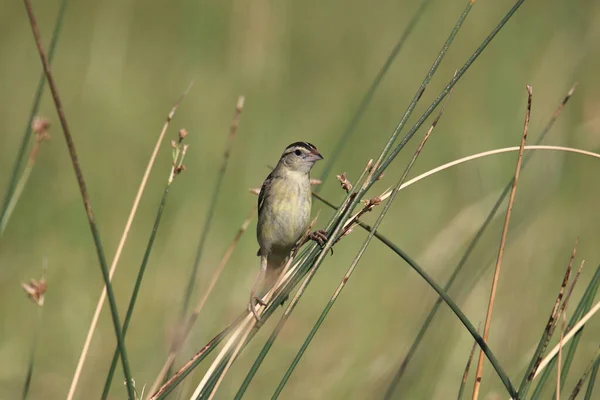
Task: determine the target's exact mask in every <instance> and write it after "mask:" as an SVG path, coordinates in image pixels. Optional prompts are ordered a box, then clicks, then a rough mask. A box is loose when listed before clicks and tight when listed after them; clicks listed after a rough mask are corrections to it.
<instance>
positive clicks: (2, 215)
mask: <svg viewBox="0 0 600 400" xmlns="http://www.w3.org/2000/svg"><path fill="white" fill-rule="evenodd" d="M66 9H67V0H62V1H61V3H60V8H59V10H58V16H57V17H56V22H55V23H54V28H53V30H52V38H51V39H50V46H49V47H48V63H49V64H52V60H53V59H54V53H55V51H56V44H57V43H58V38H59V36H60V30H61V28H62V25H63V20H64V16H65V11H66ZM45 85H46V75H45V74H44V71H42V73H41V75H40V79H39V81H38V85H37V88H36V90H35V95H34V97H33V104H32V105H31V111H30V112H29V118H28V119H27V124H26V125H25V130H24V132H23V138H22V139H21V145H20V146H19V151H18V153H17V158H16V159H15V163H14V164H13V169H12V172H11V175H10V181H9V182H8V186H7V188H6V193H5V194H4V200H3V202H2V211H1V212H0V226H2V227H5V226H6V224H7V223H8V219H9V218H10V214H9V205H10V204H11V202H12V201H11V200H12V199H13V195H14V194H15V190H16V188H17V184H18V182H19V172H20V170H21V164H23V160H24V158H25V153H26V151H27V147H28V145H29V141H30V139H31V124H32V123H33V120H34V118H35V116H36V115H37V113H38V110H39V108H40V102H41V100H42V93H43V92H44V86H45ZM21 179H23V178H21ZM3 230H4V229H3V228H2V229H0V236H1V235H2V231H3Z"/></svg>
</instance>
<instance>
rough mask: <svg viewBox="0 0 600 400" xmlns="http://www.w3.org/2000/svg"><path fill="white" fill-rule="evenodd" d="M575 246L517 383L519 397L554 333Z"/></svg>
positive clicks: (522, 393)
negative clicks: (556, 293)
mask: <svg viewBox="0 0 600 400" xmlns="http://www.w3.org/2000/svg"><path fill="white" fill-rule="evenodd" d="M576 246H577V244H575V247H574V248H573V253H572V254H571V259H570V261H569V267H568V268H567V274H566V275H565V278H564V280H563V283H562V285H563V286H561V291H560V292H559V295H558V298H557V300H556V305H555V306H554V308H553V310H552V311H551V312H550V316H549V318H548V322H546V325H545V326H544V330H543V332H542V335H541V337H540V340H539V342H538V345H537V347H536V349H535V351H534V353H533V356H532V357H531V361H530V362H529V366H528V367H527V369H526V370H525V374H523V378H522V379H521V384H520V385H519V390H518V392H519V396H520V398H522V399H524V398H525V396H526V395H527V391H528V390H529V388H530V387H531V384H532V383H533V378H534V376H535V373H536V371H537V369H538V367H539V365H540V362H541V361H542V359H543V356H544V353H545V352H546V349H547V347H548V343H549V342H550V339H551V338H552V335H553V334H554V330H555V328H556V325H557V324H558V321H559V319H560V318H559V311H558V310H559V309H558V308H557V307H558V306H559V305H560V304H566V303H561V298H562V295H563V292H562V290H563V289H564V287H565V286H564V285H566V284H567V281H568V279H569V272H570V270H571V264H572V262H573V259H574V257H575V251H576ZM566 301H568V299H567V298H565V302H566Z"/></svg>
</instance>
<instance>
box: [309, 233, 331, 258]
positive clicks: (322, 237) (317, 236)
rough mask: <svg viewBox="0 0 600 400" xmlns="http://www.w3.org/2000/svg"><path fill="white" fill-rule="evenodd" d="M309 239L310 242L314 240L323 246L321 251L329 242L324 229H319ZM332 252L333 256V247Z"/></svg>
mask: <svg viewBox="0 0 600 400" xmlns="http://www.w3.org/2000/svg"><path fill="white" fill-rule="evenodd" d="M308 238H309V239H310V240H314V241H315V242H317V243H319V246H321V249H322V248H324V247H325V242H327V240H328V237H327V231H325V230H323V229H319V230H318V231H314V232H312V233H311V234H310V235H309V236H308ZM330 250H331V255H333V247H331V248H330Z"/></svg>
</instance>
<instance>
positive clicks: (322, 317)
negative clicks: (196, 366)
mask: <svg viewBox="0 0 600 400" xmlns="http://www.w3.org/2000/svg"><path fill="white" fill-rule="evenodd" d="M442 112H443V108H442V110H441V111H440V114H439V115H438V117H437V118H436V120H435V121H434V123H433V124H432V125H431V128H430V129H429V131H427V134H426V135H425V137H424V138H423V140H422V141H421V143H420V145H419V147H418V148H417V150H416V152H415V154H414V155H413V157H412V159H411V161H410V163H409V164H408V166H407V167H406V169H405V170H404V173H403V174H402V177H401V178H400V180H399V181H398V183H397V184H396V186H395V188H394V189H393V191H392V192H391V195H390V197H389V199H388V201H387V202H386V204H385V206H384V208H383V210H382V211H381V213H380V214H379V216H378V217H377V220H376V222H375V225H374V227H373V230H372V231H371V232H369V235H368V236H367V239H366V240H365V242H364V243H363V245H362V246H361V248H360V249H359V251H358V253H357V255H356V256H355V258H354V260H353V261H352V263H351V265H350V268H349V269H348V271H347V272H346V275H345V276H344V278H343V279H342V282H341V283H340V284H339V285H338V287H337V289H336V290H335V292H334V293H333V296H332V297H331V299H330V300H329V302H328V304H327V305H326V306H325V309H324V310H323V311H322V313H321V315H320V316H319V319H318V320H317V323H316V324H315V325H314V326H313V328H312V329H311V331H310V333H309V335H308V337H307V338H306V339H305V341H304V343H303V344H302V346H301V348H300V350H299V351H298V353H297V354H296V357H294V360H293V361H292V363H291V364H290V366H289V368H288V370H287V371H286V373H285V374H284V376H283V378H282V380H281V382H280V383H279V385H278V386H277V389H276V390H275V393H274V394H273V399H276V398H278V397H279V395H280V394H281V391H282V390H283V388H284V387H285V385H286V384H287V381H288V379H289V377H290V376H291V374H292V372H293V371H294V369H295V368H296V365H298V362H299V361H300V358H301V357H302V355H303V354H304V352H305V351H306V349H307V348H308V345H309V344H310V342H311V341H312V339H313V337H314V336H315V334H316V332H317V330H318V329H319V328H320V327H321V324H322V323H323V321H324V320H325V317H326V316H327V314H328V313H329V310H330V309H331V307H333V303H335V301H336V300H337V297H338V296H339V295H340V293H341V291H342V290H343V288H344V286H345V285H346V283H347V282H348V279H350V276H351V275H352V273H353V272H354V269H355V268H356V266H357V265H358V262H359V261H360V259H361V258H362V256H363V254H364V252H365V251H366V249H367V247H368V245H369V244H370V242H371V240H372V239H373V236H374V234H375V232H376V231H377V228H378V227H379V225H380V224H381V222H382V221H383V219H384V217H385V215H386V214H387V212H388V211H389V209H390V206H391V205H392V202H393V201H394V199H395V197H396V195H397V194H398V189H399V188H400V186H402V184H403V183H404V181H405V180H406V177H407V176H408V173H409V172H410V170H411V169H412V166H413V165H414V163H415V161H416V160H417V158H418V157H419V154H420V153H421V150H422V149H423V147H424V146H425V143H426V142H427V139H428V138H429V136H430V135H431V132H432V131H433V128H434V127H435V126H436V125H437V122H438V120H439V118H440V117H441V115H442ZM375 201H376V202H377V204H379V203H380V202H381V200H373V202H375ZM277 333H278V332H277Z"/></svg>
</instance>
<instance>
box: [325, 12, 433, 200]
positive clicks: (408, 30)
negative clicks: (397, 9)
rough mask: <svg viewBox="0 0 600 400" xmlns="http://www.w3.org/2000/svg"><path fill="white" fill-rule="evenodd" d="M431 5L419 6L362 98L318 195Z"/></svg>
mask: <svg viewBox="0 0 600 400" xmlns="http://www.w3.org/2000/svg"><path fill="white" fill-rule="evenodd" d="M429 4H431V0H423V1H422V2H421V4H420V5H419V8H418V9H417V11H416V12H415V14H414V15H413V17H412V18H411V20H410V21H409V23H408V25H406V28H404V31H403V32H402V35H400V39H399V40H398V42H397V43H396V45H395V46H394V48H393V49H392V51H391V53H390V54H389V55H388V58H387V59H386V60H385V63H384V64H383V66H382V67H381V69H380V70H379V72H378V73H377V75H376V76H375V79H374V80H373V82H372V83H371V86H370V87H369V90H367V93H366V94H365V95H364V97H363V98H362V100H361V102H360V104H359V106H358V109H357V110H356V112H355V113H354V116H353V117H352V119H351V120H350V123H349V124H348V126H347V127H346V129H344V131H343V133H342V136H341V137H340V138H339V139H338V141H337V143H336V144H335V146H334V148H333V151H332V153H331V154H332V156H331V157H329V158H328V160H327V162H326V163H325V167H324V168H323V172H322V173H321V176H320V178H319V179H320V180H321V182H322V183H321V185H319V186H317V187H316V188H315V191H316V192H317V193H319V192H320V190H321V188H322V187H323V186H324V185H323V184H324V183H325V181H326V180H327V178H328V177H329V174H330V173H331V169H332V168H333V165H334V164H335V162H336V161H337V159H338V158H339V157H340V155H341V153H342V151H343V149H344V147H345V145H346V143H348V142H349V141H350V138H351V137H352V135H353V134H354V132H355V129H356V126H357V125H358V123H359V122H360V120H361V119H362V117H363V115H364V113H365V111H366V110H367V108H368V107H369V104H371V100H372V99H373V95H374V94H375V92H376V91H377V88H378V87H379V85H380V84H381V81H382V80H383V78H384V77H385V75H386V74H387V72H388V70H389V69H390V67H391V66H392V64H393V63H394V60H395V59H396V57H397V56H398V53H399V52H400V50H401V49H402V47H403V46H404V43H406V40H407V39H408V38H409V37H410V35H411V33H412V31H413V29H414V28H415V26H416V25H417V22H419V20H420V19H421V17H422V16H423V14H424V13H425V10H426V9H427V6H429Z"/></svg>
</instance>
